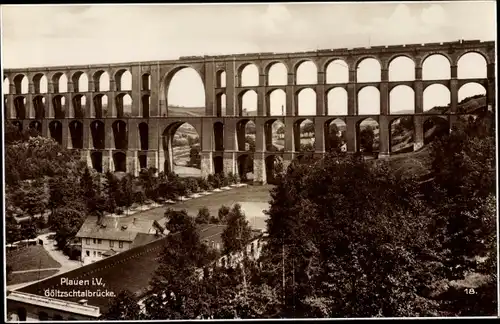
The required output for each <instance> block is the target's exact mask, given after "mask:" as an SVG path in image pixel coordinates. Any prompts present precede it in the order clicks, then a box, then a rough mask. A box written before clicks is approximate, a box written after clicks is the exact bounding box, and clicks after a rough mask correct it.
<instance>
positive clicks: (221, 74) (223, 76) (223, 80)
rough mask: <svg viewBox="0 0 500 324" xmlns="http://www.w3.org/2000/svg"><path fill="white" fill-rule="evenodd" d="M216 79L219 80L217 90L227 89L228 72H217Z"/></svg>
mask: <svg viewBox="0 0 500 324" xmlns="http://www.w3.org/2000/svg"><path fill="white" fill-rule="evenodd" d="M215 77H216V79H217V81H216V87H217V88H225V87H226V71H224V70H219V71H217V73H215Z"/></svg>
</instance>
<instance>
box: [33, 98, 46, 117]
mask: <svg viewBox="0 0 500 324" xmlns="http://www.w3.org/2000/svg"><path fill="white" fill-rule="evenodd" d="M32 109H33V114H30V115H31V116H34V117H35V119H43V118H45V97H44V96H41V95H38V96H35V97H34V98H33V106H32Z"/></svg>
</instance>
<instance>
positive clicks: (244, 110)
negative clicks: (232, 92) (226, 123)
mask: <svg viewBox="0 0 500 324" xmlns="http://www.w3.org/2000/svg"><path fill="white" fill-rule="evenodd" d="M257 102H258V95H257V92H256V91H255V90H251V89H248V90H244V91H241V92H240V93H239V94H238V111H237V112H236V115H237V116H249V115H251V114H252V112H255V114H256V112H257Z"/></svg>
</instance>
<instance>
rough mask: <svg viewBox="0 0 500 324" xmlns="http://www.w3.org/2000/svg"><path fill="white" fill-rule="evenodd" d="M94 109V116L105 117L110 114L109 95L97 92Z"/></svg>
mask: <svg viewBox="0 0 500 324" xmlns="http://www.w3.org/2000/svg"><path fill="white" fill-rule="evenodd" d="M93 101H94V105H93V106H94V109H93V110H94V111H92V117H95V118H103V117H106V116H107V115H108V96H107V95H105V94H102V93H99V94H96V95H95V96H94V98H93Z"/></svg>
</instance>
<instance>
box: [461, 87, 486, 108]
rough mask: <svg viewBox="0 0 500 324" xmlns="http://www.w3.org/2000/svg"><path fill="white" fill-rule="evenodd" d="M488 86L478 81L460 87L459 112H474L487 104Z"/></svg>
mask: <svg viewBox="0 0 500 324" xmlns="http://www.w3.org/2000/svg"><path fill="white" fill-rule="evenodd" d="M486 95H487V91H486V88H485V87H484V86H483V85H482V84H480V83H477V82H468V83H465V84H463V85H462V86H461V87H460V88H459V89H458V107H457V110H458V112H473V111H475V110H476V109H479V108H483V107H486V106H487V100H486Z"/></svg>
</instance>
